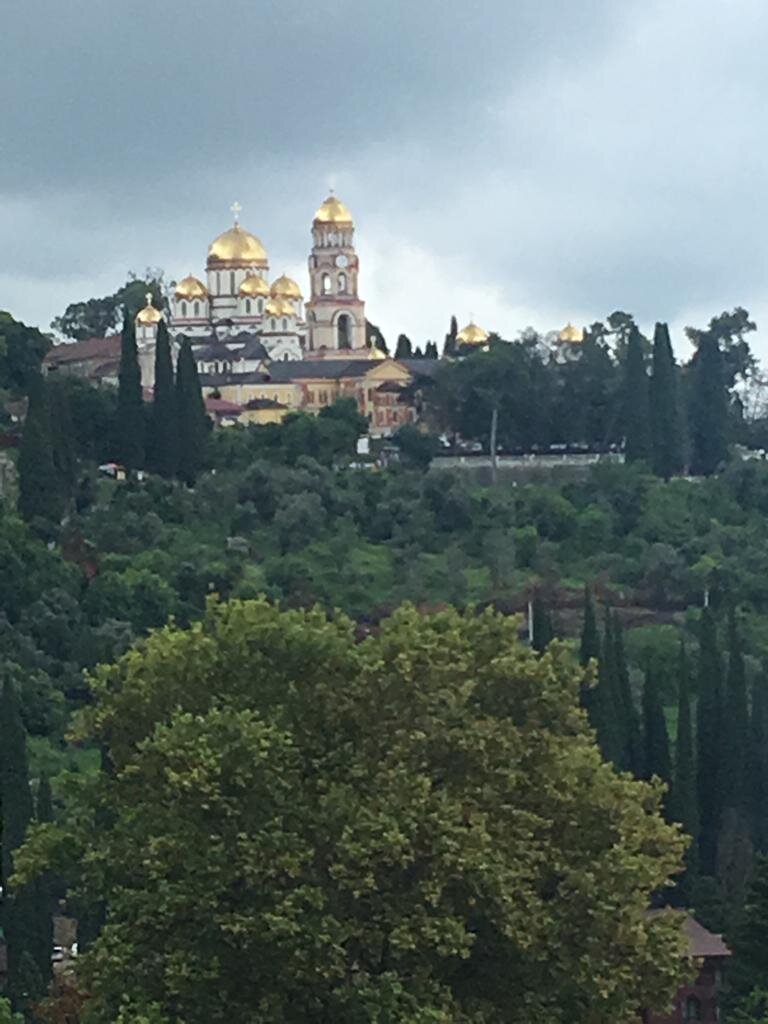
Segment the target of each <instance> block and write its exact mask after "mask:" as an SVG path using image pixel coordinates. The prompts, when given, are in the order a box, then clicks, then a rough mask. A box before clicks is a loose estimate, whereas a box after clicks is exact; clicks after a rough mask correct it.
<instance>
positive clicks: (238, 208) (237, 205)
mask: <svg viewBox="0 0 768 1024" xmlns="http://www.w3.org/2000/svg"><path fill="white" fill-rule="evenodd" d="M230 210H231V211H232V213H233V215H234V218H235V224H239V223H240V211H241V210H242V206H241V205H240V203H238V202H237V201H235V202H234V203H232V205H231V206H230Z"/></svg>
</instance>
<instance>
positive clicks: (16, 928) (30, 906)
mask: <svg viewBox="0 0 768 1024" xmlns="http://www.w3.org/2000/svg"><path fill="white" fill-rule="evenodd" d="M0 750H2V758H1V759H0V796H2V822H3V849H2V886H3V928H4V931H5V937H6V942H7V948H8V989H9V991H10V993H11V997H12V999H13V1001H14V1003H15V1004H16V1006H17V1007H18V1006H20V1005H21V1003H22V1001H23V999H24V998H26V997H34V996H39V995H40V994H41V992H42V979H41V978H40V972H39V969H38V968H37V954H38V952H39V949H40V930H39V918H38V915H37V911H38V900H37V889H36V886H35V885H34V884H29V885H23V886H18V887H17V886H11V885H10V883H9V879H10V877H11V875H12V874H13V864H14V854H15V852H16V850H17V849H18V848H19V847H20V846H21V844H22V843H23V842H24V838H25V836H26V834H27V829H28V827H29V824H30V822H31V820H32V814H33V807H32V793H31V792H30V788H29V770H28V767H27V736H26V731H25V729H24V725H23V723H22V720H21V710H20V706H19V696H18V693H17V692H16V689H15V687H14V686H13V685H12V683H10V682H8V681H6V682H5V683H4V685H3V688H2V692H1V693H0ZM30 959H31V963H32V964H33V965H34V968H35V971H34V975H35V979H34V980H31V979H32V972H31V970H30V965H29V962H28V961H30ZM34 987H37V991H34V992H33V991H30V989H31V988H34Z"/></svg>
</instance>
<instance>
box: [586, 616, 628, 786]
mask: <svg viewBox="0 0 768 1024" xmlns="http://www.w3.org/2000/svg"><path fill="white" fill-rule="evenodd" d="M601 648H602V652H601V656H600V660H599V662H598V672H597V687H596V688H595V691H594V693H593V694H592V695H591V697H590V703H589V706H588V711H589V716H590V721H591V722H592V725H593V727H594V729H595V731H596V733H597V741H598V744H599V746H600V750H601V752H602V755H603V757H604V758H605V759H606V761H612V762H613V764H615V765H617V766H621V762H622V760H623V756H624V734H625V730H624V726H623V722H622V718H621V701H620V699H619V695H618V692H617V680H616V663H615V654H616V651H615V647H614V640H613V621H612V616H611V613H610V611H609V610H606V613H605V631H604V633H603V641H602V644H601Z"/></svg>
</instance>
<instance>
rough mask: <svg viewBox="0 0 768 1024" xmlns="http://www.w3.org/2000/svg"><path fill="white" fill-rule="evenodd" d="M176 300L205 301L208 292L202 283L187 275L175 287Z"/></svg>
mask: <svg viewBox="0 0 768 1024" xmlns="http://www.w3.org/2000/svg"><path fill="white" fill-rule="evenodd" d="M176 298H177V299H207V298H208V292H207V290H206V287H205V285H204V284H203V282H202V281H199V280H198V279H197V278H196V277H194V276H193V275H192V274H187V276H186V277H183V278H182V279H181V281H179V283H178V284H177V285H176Z"/></svg>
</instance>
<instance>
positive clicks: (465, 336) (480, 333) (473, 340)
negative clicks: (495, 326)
mask: <svg viewBox="0 0 768 1024" xmlns="http://www.w3.org/2000/svg"><path fill="white" fill-rule="evenodd" d="M489 337H490V335H489V334H488V331H486V330H484V329H483V328H482V327H478V326H477V324H476V323H475V322H474V320H470V321H469V323H468V324H467V326H466V327H463V328H462V329H461V330H460V331H459V333H458V334H457V335H456V341H458V343H459V344H460V345H484V344H485V343H486V341H488V338H489Z"/></svg>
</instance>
